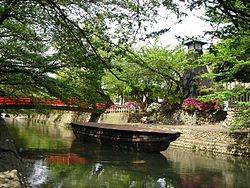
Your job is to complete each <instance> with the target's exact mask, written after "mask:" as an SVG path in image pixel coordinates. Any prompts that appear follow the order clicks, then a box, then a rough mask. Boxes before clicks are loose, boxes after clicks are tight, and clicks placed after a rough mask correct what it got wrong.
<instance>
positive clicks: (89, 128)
mask: <svg viewBox="0 0 250 188" xmlns="http://www.w3.org/2000/svg"><path fill="white" fill-rule="evenodd" d="M71 126H72V129H73V132H74V134H75V136H76V137H77V138H79V139H83V140H86V141H92V142H93V141H94V142H98V143H101V144H104V145H112V146H115V147H118V148H121V149H129V150H134V151H146V152H160V151H163V150H166V149H167V148H168V146H169V144H170V142H172V141H175V140H176V139H177V138H178V137H179V136H180V134H181V133H179V132H174V133H173V132H172V133H171V132H167V131H164V130H157V129H147V128H142V127H136V126H128V125H127V126H126V125H115V124H106V123H94V122H82V123H80V122H73V123H71Z"/></svg>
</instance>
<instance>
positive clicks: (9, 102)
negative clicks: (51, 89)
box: [0, 96, 109, 113]
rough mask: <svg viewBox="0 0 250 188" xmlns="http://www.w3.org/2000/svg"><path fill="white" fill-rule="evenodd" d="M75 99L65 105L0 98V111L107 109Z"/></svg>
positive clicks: (97, 104)
mask: <svg viewBox="0 0 250 188" xmlns="http://www.w3.org/2000/svg"><path fill="white" fill-rule="evenodd" d="M80 102H82V101H78V100H77V99H69V100H68V101H67V103H65V102H63V101H62V100H60V99H49V98H31V97H13V96H11V97H9V96H0V110H2V109H50V110H69V111H80V112H89V113H101V112H104V111H105V109H106V108H108V107H109V105H108V104H106V103H105V104H101V103H96V106H95V108H93V107H88V106H86V105H85V104H84V103H80Z"/></svg>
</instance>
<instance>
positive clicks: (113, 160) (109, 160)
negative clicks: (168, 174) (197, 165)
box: [70, 140, 170, 175]
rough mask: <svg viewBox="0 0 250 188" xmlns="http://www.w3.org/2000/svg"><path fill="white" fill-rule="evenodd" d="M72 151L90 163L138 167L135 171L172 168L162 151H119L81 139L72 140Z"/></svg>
mask: <svg viewBox="0 0 250 188" xmlns="http://www.w3.org/2000/svg"><path fill="white" fill-rule="evenodd" d="M70 152H72V153H75V154H78V155H79V156H84V158H87V159H89V163H100V164H102V165H105V166H112V167H115V166H116V167H118V168H123V169H127V170H129V171H130V170H133V169H136V170H135V171H141V172H147V173H149V172H150V173H152V174H154V175H157V174H161V172H162V171H166V170H167V169H168V168H170V166H169V162H168V160H167V159H166V157H165V156H164V155H162V154H161V153H141V152H131V151H126V150H118V151H117V150H115V149H114V148H112V147H108V146H103V145H101V144H97V143H87V142H84V143H82V142H81V141H79V140H74V141H73V142H72V146H71V149H70Z"/></svg>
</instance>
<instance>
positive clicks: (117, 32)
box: [0, 0, 177, 98]
mask: <svg viewBox="0 0 250 188" xmlns="http://www.w3.org/2000/svg"><path fill="white" fill-rule="evenodd" d="M161 4H162V2H161V1H160V2H159V1H157V0H153V1H152V0H150V1H143V2H140V1H132V0H127V1H123V0H117V1H79V0H72V1H67V0H66V1H62V0H60V1H53V0H46V1H40V0H36V1H30V0H27V1H18V0H3V1H1V5H0V36H1V38H0V49H1V51H0V67H1V69H0V72H1V78H0V92H1V94H4V95H13V94H14V95H32V94H34V93H36V95H37V94H38V95H41V94H47V95H50V96H56V97H60V98H61V97H62V96H63V95H64V94H65V93H67V92H64V91H65V89H64V88H65V87H66V85H65V84H62V83H65V82H60V81H58V79H56V78H55V77H51V76H49V75H50V74H55V75H56V74H58V72H60V71H62V70H66V69H67V68H69V70H71V67H75V68H76V69H77V68H79V69H81V70H83V69H84V70H85V71H86V72H87V71H93V75H94V74H95V75H98V76H97V78H99V79H100V76H99V74H100V73H101V74H100V75H102V73H103V70H104V69H106V70H108V71H109V72H110V73H111V74H113V75H114V76H115V77H116V78H117V79H119V78H118V77H117V75H115V74H114V72H113V68H114V65H113V64H112V59H113V58H114V56H115V55H116V53H124V51H126V49H127V47H128V46H130V45H131V44H133V42H134V40H135V39H136V38H145V37H148V36H151V33H147V32H146V33H145V31H146V30H147V29H146V28H147V27H150V24H147V23H154V22H156V15H157V14H158V8H159V7H160V5H161ZM167 5H168V8H169V9H172V10H174V11H176V10H177V8H176V7H174V6H172V2H171V1H170V2H169V3H167ZM165 31H167V29H166V28H163V29H162V30H159V31H156V32H153V34H158V33H162V32H165ZM142 33H144V34H146V35H141V34H142ZM72 70H73V69H72ZM66 72H69V71H66ZM49 73H50V74H49ZM64 75H66V74H64ZM69 75H70V74H69ZM69 75H67V78H69ZM81 76H86V75H85V74H81ZM61 77H62V75H61ZM86 79H88V78H86ZM91 86H92V85H89V87H91ZM89 90H91V89H89ZM66 91H68V90H67V89H66ZM84 96H90V95H84Z"/></svg>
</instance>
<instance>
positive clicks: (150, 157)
mask: <svg viewBox="0 0 250 188" xmlns="http://www.w3.org/2000/svg"><path fill="white" fill-rule="evenodd" d="M6 123H7V126H8V129H9V131H10V133H11V135H12V136H13V139H14V140H15V145H16V147H17V150H18V152H19V153H20V155H21V156H22V157H23V158H24V159H25V160H24V161H25V169H26V172H27V176H28V182H29V183H30V185H31V187H34V188H36V187H54V188H56V187H57V188H59V187H60V188H61V187H62V188H63V187H65V188H71V187H73V188H74V187H76V188H85V187H86V188H99V187H102V188H123V187H124V188H125V187H126V188H132V187H138V188H179V187H186V188H194V187H204V188H213V187H214V188H220V187H226V188H247V187H250V162H249V159H242V158H237V157H232V156H225V155H219V156H218V155H216V156H215V155H212V154H209V153H197V152H196V153H193V152H191V151H188V150H182V149H178V148H171V147H170V148H169V149H168V150H166V151H164V152H162V153H160V154H147V153H133V152H127V151H116V150H114V149H113V148H110V147H102V146H100V145H98V144H93V143H80V142H78V141H75V139H74V135H73V134H72V131H71V130H70V127H69V126H68V125H66V124H53V123H48V122H43V123H41V122H40V123H36V122H34V121H27V120H24V119H16V120H14V119H6Z"/></svg>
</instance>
